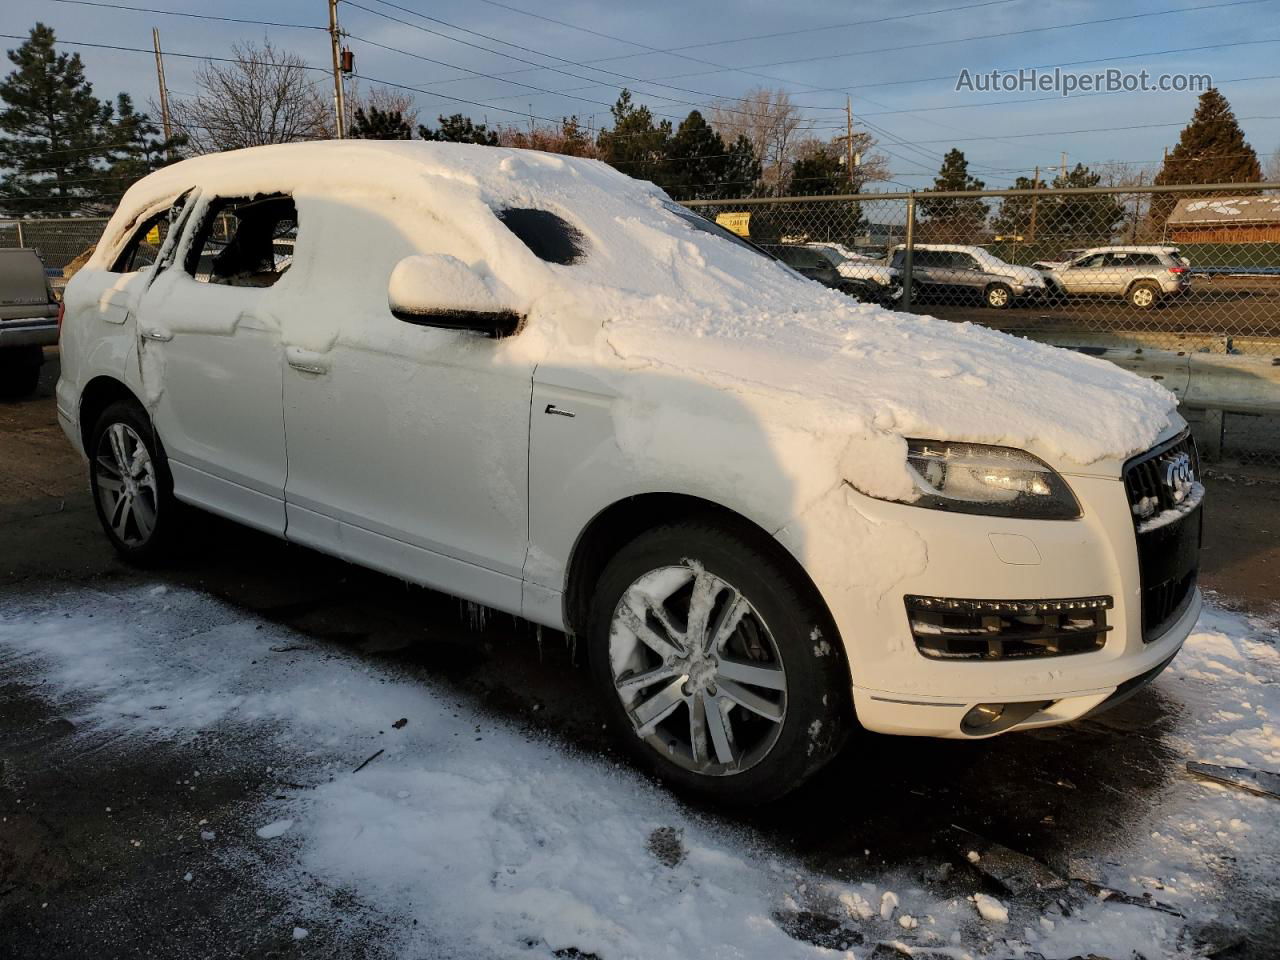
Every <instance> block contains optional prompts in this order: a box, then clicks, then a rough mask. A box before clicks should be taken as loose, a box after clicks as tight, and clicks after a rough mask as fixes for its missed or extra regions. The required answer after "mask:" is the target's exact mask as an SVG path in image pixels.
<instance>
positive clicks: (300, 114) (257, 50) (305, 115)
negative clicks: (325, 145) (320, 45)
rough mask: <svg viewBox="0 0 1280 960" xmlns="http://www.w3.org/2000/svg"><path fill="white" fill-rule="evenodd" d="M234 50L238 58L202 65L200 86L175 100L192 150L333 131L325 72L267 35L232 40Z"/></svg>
mask: <svg viewBox="0 0 1280 960" xmlns="http://www.w3.org/2000/svg"><path fill="white" fill-rule="evenodd" d="M231 54H232V57H233V58H234V61H235V62H233V63H227V64H221V63H219V64H215V63H212V62H209V63H205V64H203V65H202V66H200V67H198V68H197V69H196V72H195V77H196V86H197V88H198V90H199V92H198V93H197V94H196V96H194V97H191V98H189V99H175V100H174V101H173V103H172V105H171V110H170V112H171V114H172V117H173V123H174V126H175V127H176V128H177V131H178V132H180V133H183V134H185V135H186V136H187V138H188V140H189V142H190V145H191V150H192V152H194V153H216V152H218V151H219V150H235V149H238V148H240V147H256V146H261V145H262V144H267V143H293V142H295V141H299V140H316V139H322V138H324V137H328V136H331V135H332V130H333V110H332V108H331V106H330V104H329V101H328V100H327V99H326V98H325V97H324V96H323V95H322V94H321V92H320V90H321V89H322V85H323V84H324V83H325V82H326V81H327V76H326V75H324V74H314V73H313V72H312V71H310V70H308V69H307V64H306V61H304V60H303V59H302V58H301V57H299V56H298V55H297V54H295V53H291V52H289V51H287V50H279V49H277V48H276V47H275V46H273V45H272V43H271V41H270V40H266V39H264V40H263V41H262V45H261V46H258V45H257V44H254V43H246V44H238V43H237V44H232V47H231ZM317 78H318V79H317Z"/></svg>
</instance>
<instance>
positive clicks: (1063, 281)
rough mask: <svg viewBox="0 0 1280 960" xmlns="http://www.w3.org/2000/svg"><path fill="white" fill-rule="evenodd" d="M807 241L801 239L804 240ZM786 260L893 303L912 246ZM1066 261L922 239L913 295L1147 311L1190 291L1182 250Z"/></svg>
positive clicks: (1003, 304)
mask: <svg viewBox="0 0 1280 960" xmlns="http://www.w3.org/2000/svg"><path fill="white" fill-rule="evenodd" d="M797 240H798V241H800V238H797ZM776 253H777V256H778V257H779V259H781V260H783V261H784V262H785V263H787V264H788V265H790V266H791V267H793V268H794V269H796V270H797V271H798V272H800V273H802V274H803V275H804V276H806V277H809V278H810V279H813V280H817V281H818V282H819V283H822V284H825V285H826V286H828V287H834V288H836V289H839V290H842V291H843V292H845V293H848V294H850V295H852V296H855V297H857V298H858V299H859V300H866V301H870V302H875V303H881V304H884V305H886V306H892V305H893V304H894V303H896V302H897V301H898V300H899V299H900V298H901V296H902V284H903V277H904V275H905V273H906V264H907V250H906V247H905V246H904V245H902V244H899V245H898V246H896V247H894V248H892V250H891V251H890V252H889V255H888V257H886V258H884V259H875V258H872V257H867V256H865V255H862V254H859V253H856V252H855V251H853V250H851V249H849V248H848V247H846V246H844V245H843V244H839V243H834V242H830V241H822V242H817V241H811V242H796V243H791V244H783V245H782V246H780V247H777V248H776ZM1066 254H1067V257H1066V259H1064V260H1038V261H1036V262H1035V263H1034V264H1032V265H1031V266H1020V265H1018V264H1012V263H1007V262H1006V261H1004V260H1002V259H1000V258H999V257H997V256H996V255H995V254H993V253H991V251H989V250H987V249H985V248H983V247H981V246H976V245H969V244H941V243H917V244H913V245H912V248H911V284H912V298H913V299H915V300H919V301H923V302H930V301H939V300H943V301H946V300H958V299H978V300H980V301H981V302H982V303H984V304H985V305H986V306H988V307H991V308H992V309H995V310H1003V309H1005V308H1007V307H1010V306H1014V305H1015V304H1017V303H1019V302H1023V303H1029V302H1060V301H1063V300H1066V299H1069V298H1073V297H1103V298H1122V299H1124V300H1127V301H1128V302H1129V304H1130V305H1132V306H1134V307H1136V308H1138V309H1140V310H1148V309H1151V308H1152V307H1155V306H1157V305H1158V304H1160V303H1161V302H1162V301H1164V300H1167V299H1168V298H1170V297H1177V296H1183V295H1185V294H1186V293H1188V292H1189V291H1190V289H1191V265H1190V264H1189V263H1188V261H1187V260H1186V258H1184V257H1183V256H1182V253H1181V251H1180V250H1179V249H1178V248H1177V247H1171V246H1161V245H1110V246H1101V247H1089V248H1078V249H1072V250H1067V251H1066Z"/></svg>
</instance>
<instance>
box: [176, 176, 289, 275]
mask: <svg viewBox="0 0 1280 960" xmlns="http://www.w3.org/2000/svg"><path fill="white" fill-rule="evenodd" d="M297 237H298V211H297V209H296V208H295V207H294V204H293V198H292V197H287V196H283V195H280V194H275V195H272V196H266V197H262V196H259V197H253V198H251V199H246V198H238V199H217V200H214V201H213V202H212V203H210V204H209V207H208V210H207V211H206V213H205V218H204V222H203V223H202V224H201V225H200V232H199V234H198V235H197V237H196V242H195V243H193V244H192V245H191V250H190V252H189V253H188V255H187V262H186V268H187V272H188V273H190V274H191V275H192V276H193V277H195V279H196V280H198V281H200V282H201V283H214V284H221V285H224V286H231V287H269V286H271V285H272V284H274V283H275V282H276V281H277V280H279V279H280V278H281V277H282V276H284V274H285V272H286V271H287V270H288V269H289V266H290V264H291V263H292V262H293V248H294V244H295V242H296V241H297Z"/></svg>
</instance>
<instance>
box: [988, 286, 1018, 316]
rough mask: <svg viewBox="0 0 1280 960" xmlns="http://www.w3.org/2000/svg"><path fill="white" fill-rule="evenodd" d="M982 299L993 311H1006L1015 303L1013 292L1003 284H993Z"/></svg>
mask: <svg viewBox="0 0 1280 960" xmlns="http://www.w3.org/2000/svg"><path fill="white" fill-rule="evenodd" d="M982 299H983V300H984V301H985V302H986V304H987V306H988V307H990V308H991V309H992V310H1005V309H1007V308H1008V306H1009V304H1011V303H1012V302H1013V290H1012V289H1010V288H1009V287H1008V286H1006V285H1005V284H1003V283H993V284H991V285H990V286H989V287H987V289H986V291H985V292H984V293H983V295H982Z"/></svg>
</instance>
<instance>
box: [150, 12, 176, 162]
mask: <svg viewBox="0 0 1280 960" xmlns="http://www.w3.org/2000/svg"><path fill="white" fill-rule="evenodd" d="M151 45H152V46H153V47H154V48H155V51H156V84H157V85H158V86H159V87H160V124H161V126H162V127H163V128H164V139H165V141H166V143H167V142H168V141H169V140H172V139H173V126H172V125H171V123H170V122H169V87H168V86H167V85H166V84H165V82H164V56H163V55H162V54H161V53H160V31H159V30H158V29H156V28H155V27H152V28H151ZM170 152H172V151H170ZM170 159H173V158H172V157H170Z"/></svg>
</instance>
